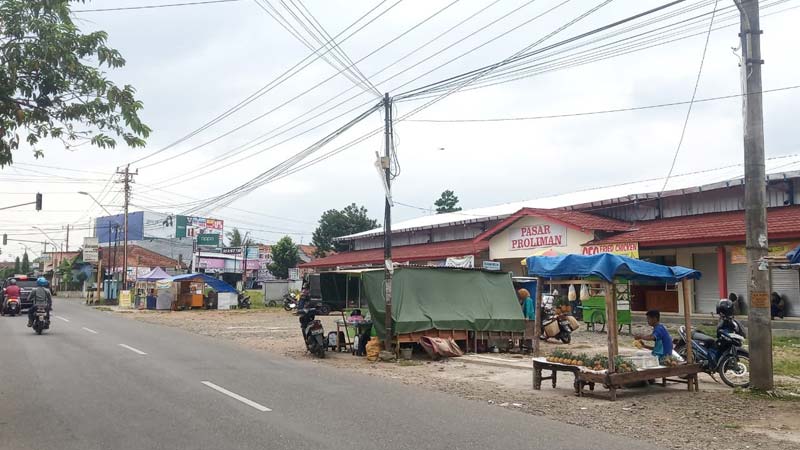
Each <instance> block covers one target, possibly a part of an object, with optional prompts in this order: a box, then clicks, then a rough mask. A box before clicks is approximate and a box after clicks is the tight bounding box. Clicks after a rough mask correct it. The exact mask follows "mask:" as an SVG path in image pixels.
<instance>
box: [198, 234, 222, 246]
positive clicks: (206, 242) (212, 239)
mask: <svg viewBox="0 0 800 450" xmlns="http://www.w3.org/2000/svg"><path fill="white" fill-rule="evenodd" d="M197 245H202V246H205V247H219V235H218V234H200V235H198V236H197Z"/></svg>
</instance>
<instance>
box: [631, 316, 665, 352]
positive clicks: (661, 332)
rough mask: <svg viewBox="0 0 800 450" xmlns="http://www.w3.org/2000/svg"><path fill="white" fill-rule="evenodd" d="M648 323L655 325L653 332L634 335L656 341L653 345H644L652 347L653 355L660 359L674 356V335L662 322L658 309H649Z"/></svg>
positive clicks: (637, 337)
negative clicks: (671, 334)
mask: <svg viewBox="0 0 800 450" xmlns="http://www.w3.org/2000/svg"><path fill="white" fill-rule="evenodd" d="M647 324H648V325H650V326H651V327H653V333H652V334H648V335H646V336H645V335H641V334H637V335H636V336H634V337H635V338H636V339H638V340H644V341H654V344H653V346H649V345H644V347H645V348H648V349H651V350H652V351H653V352H652V353H653V356H657V357H658V359H659V360H661V358H663V357H665V356H672V336H670V335H669V331H667V328H666V327H665V326H664V325H663V324H662V323H661V313H660V312H659V311H658V310H657V309H651V310H650V311H647Z"/></svg>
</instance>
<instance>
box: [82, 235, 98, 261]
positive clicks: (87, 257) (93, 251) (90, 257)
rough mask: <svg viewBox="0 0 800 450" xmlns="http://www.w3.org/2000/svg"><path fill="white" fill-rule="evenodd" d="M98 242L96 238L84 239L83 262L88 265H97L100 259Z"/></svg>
mask: <svg viewBox="0 0 800 450" xmlns="http://www.w3.org/2000/svg"><path fill="white" fill-rule="evenodd" d="M97 246H98V242H97V238H96V237H85V238H83V260H84V261H86V262H88V263H96V262H97V261H98V260H99V259H100V254H99V252H98V249H97Z"/></svg>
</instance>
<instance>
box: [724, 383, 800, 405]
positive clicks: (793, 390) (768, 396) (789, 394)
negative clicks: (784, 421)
mask: <svg viewBox="0 0 800 450" xmlns="http://www.w3.org/2000/svg"><path fill="white" fill-rule="evenodd" d="M734 394H736V395H741V396H745V397H748V398H755V399H760V400H779V401H788V402H800V392H798V390H797V386H793V387H785V386H780V385H777V386H775V389H773V390H771V391H767V392H764V391H757V390H754V389H735V390H734Z"/></svg>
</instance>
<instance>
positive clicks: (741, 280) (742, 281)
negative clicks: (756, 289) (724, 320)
mask: <svg viewBox="0 0 800 450" xmlns="http://www.w3.org/2000/svg"><path fill="white" fill-rule="evenodd" d="M730 258H731V256H730V255H728V261H727V262H726V264H727V269H726V270H727V272H728V292H733V293H735V294H736V295H738V296H739V298H741V299H742V302H743V305H742V307H741V310H739V311H737V314H747V306H746V305H749V304H750V303H749V302H748V300H747V278H748V275H747V264H731V260H730Z"/></svg>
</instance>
